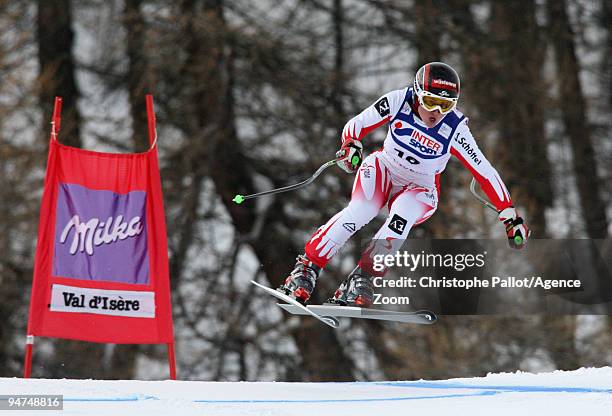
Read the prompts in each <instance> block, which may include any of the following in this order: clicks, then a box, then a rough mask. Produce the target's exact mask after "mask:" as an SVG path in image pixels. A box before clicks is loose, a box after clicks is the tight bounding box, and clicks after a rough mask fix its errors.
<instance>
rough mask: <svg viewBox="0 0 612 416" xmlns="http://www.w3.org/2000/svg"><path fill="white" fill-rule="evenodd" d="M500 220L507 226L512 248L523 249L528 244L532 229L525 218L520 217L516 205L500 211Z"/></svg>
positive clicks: (509, 242)
mask: <svg viewBox="0 0 612 416" xmlns="http://www.w3.org/2000/svg"><path fill="white" fill-rule="evenodd" d="M499 220H500V221H501V222H503V223H504V226H505V227H506V234H507V235H508V244H510V247H511V248H516V249H519V250H520V249H522V248H523V247H525V244H527V239H528V238H529V235H530V234H531V231H530V230H529V228H528V227H527V224H525V221H524V220H523V218H521V217H519V216H518V214H517V213H516V210H515V209H514V207H508V208H505V209H503V210H501V211H500V212H499Z"/></svg>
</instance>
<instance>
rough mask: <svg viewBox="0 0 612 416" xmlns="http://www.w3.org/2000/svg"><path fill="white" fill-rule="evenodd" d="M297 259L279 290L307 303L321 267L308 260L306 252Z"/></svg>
mask: <svg viewBox="0 0 612 416" xmlns="http://www.w3.org/2000/svg"><path fill="white" fill-rule="evenodd" d="M296 260H297V262H296V263H295V267H294V268H293V271H292V272H291V274H289V276H287V278H286V279H285V283H283V284H282V285H281V286H280V287H279V288H278V289H277V290H279V291H281V292H283V293H285V294H286V295H289V296H291V297H292V298H295V300H297V301H298V302H300V303H302V304H304V305H305V304H306V302H308V299H310V295H311V294H312V291H313V290H314V287H315V283H316V281H317V277H319V272H320V271H321V268H320V267H319V266H317V265H316V264H314V263H313V262H311V261H310V260H308V257H306V255H305V254H304V255H301V256H298V257H297V258H296Z"/></svg>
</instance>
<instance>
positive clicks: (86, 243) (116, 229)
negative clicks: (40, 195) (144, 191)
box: [60, 215, 143, 256]
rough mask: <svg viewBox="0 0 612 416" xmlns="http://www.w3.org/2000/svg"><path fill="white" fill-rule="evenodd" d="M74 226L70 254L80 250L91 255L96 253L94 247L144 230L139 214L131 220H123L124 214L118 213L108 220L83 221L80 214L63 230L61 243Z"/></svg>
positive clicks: (123, 238) (132, 235)
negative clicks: (115, 216)
mask: <svg viewBox="0 0 612 416" xmlns="http://www.w3.org/2000/svg"><path fill="white" fill-rule="evenodd" d="M73 228H74V236H73V237H72V244H71V245H70V254H75V253H76V252H77V251H80V252H81V253H82V252H85V253H87V254H89V255H90V256H92V255H93V254H94V247H98V246H101V245H102V244H111V243H114V242H116V241H121V240H125V239H127V238H130V237H134V236H137V235H139V234H140V233H142V230H143V226H142V223H141V222H140V217H138V216H136V217H134V218H132V219H131V220H130V221H129V222H125V221H123V215H118V216H117V218H113V217H108V219H107V220H106V221H100V219H99V218H92V219H90V220H89V221H87V222H81V219H80V218H79V216H78V215H75V216H74V217H72V218H71V219H70V221H69V222H68V224H66V227H64V230H63V231H62V235H61V236H60V243H61V244H64V243H65V242H66V240H67V239H68V236H69V235H70V231H71V230H72V229H73Z"/></svg>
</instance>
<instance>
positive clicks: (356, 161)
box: [336, 139, 363, 173]
mask: <svg viewBox="0 0 612 416" xmlns="http://www.w3.org/2000/svg"><path fill="white" fill-rule="evenodd" d="M336 158H341V159H340V160H338V162H337V163H338V166H340V168H341V169H342V170H343V171H345V172H347V173H355V172H356V171H357V169H359V165H361V161H362V159H363V144H361V142H360V141H358V140H354V139H350V140H347V141H346V142H344V143H343V144H342V147H341V148H340V150H338V151H337V152H336Z"/></svg>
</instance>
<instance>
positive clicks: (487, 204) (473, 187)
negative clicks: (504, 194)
mask: <svg viewBox="0 0 612 416" xmlns="http://www.w3.org/2000/svg"><path fill="white" fill-rule="evenodd" d="M470 192H472V195H474V196H475V197H476V199H477V200H479V201H480V202H481V203H482V204H483V205H484V206H485V207H487V208H490V209H492V210H493V211H495V213H497V208H495V205H493V204H492V203H490V202H489V201H487V200H486V199H485V198H484V197H483V196H480V195H478V192H476V179H475V178H472V182H470ZM514 243H515V244H517V245H519V246H520V245H521V244H523V237H521V236H520V235H517V236H516V237H514Z"/></svg>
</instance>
